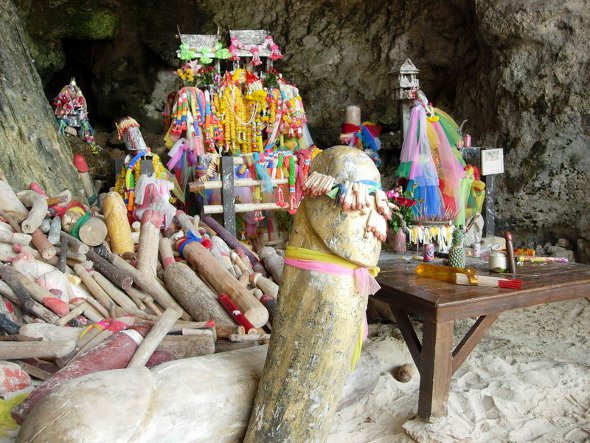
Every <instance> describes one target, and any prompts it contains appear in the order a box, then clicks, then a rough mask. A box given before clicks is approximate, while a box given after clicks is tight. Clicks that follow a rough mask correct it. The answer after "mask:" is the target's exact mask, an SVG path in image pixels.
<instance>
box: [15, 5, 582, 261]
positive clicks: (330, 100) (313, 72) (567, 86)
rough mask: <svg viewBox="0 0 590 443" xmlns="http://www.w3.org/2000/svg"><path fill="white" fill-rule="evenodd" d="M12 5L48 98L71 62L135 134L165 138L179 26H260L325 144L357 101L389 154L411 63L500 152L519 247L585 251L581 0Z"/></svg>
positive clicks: (500, 209) (442, 102) (507, 220)
mask: <svg viewBox="0 0 590 443" xmlns="http://www.w3.org/2000/svg"><path fill="white" fill-rule="evenodd" d="M16 3H17V6H18V7H19V8H20V11H21V14H22V16H23V18H24V20H25V22H26V24H27V30H28V32H29V34H30V36H31V46H32V49H33V52H34V53H36V54H37V57H36V66H37V69H38V71H39V73H40V74H41V77H42V79H43V82H44V84H45V86H46V91H47V93H48V95H50V96H51V95H52V94H55V93H56V92H57V90H56V89H59V87H60V86H61V85H60V84H59V82H64V81H65V79H66V77H67V75H69V74H70V73H72V72H74V71H75V70H76V69H79V70H80V72H81V75H84V77H85V79H84V81H85V82H87V84H86V85H85V84H83V83H81V82H80V81H79V83H81V86H82V87H83V90H84V91H85V93H86V94H87V99H88V101H89V102H90V109H91V118H92V117H94V118H95V119H97V120H98V121H101V122H103V123H104V124H105V125H106V127H107V128H106V129H107V130H111V129H112V126H111V127H108V125H109V124H111V125H112V121H114V120H115V119H116V118H118V117H120V116H122V115H125V114H132V115H134V116H136V117H137V118H138V119H139V120H140V121H141V122H142V124H143V125H144V130H146V131H151V132H153V133H155V134H158V133H160V132H161V131H162V127H161V123H160V120H159V111H160V109H161V102H162V100H163V98H164V95H165V93H166V92H167V91H169V90H170V89H171V88H172V87H173V84H174V76H173V75H172V74H171V71H172V69H173V66H174V65H173V64H174V51H175V50H176V48H177V46H178V41H177V40H176V39H175V34H177V29H180V30H181V32H183V33H215V32H216V31H217V30H218V29H220V31H221V32H222V33H224V32H225V33H226V32H227V30H228V29H230V28H233V29H268V30H269V31H271V33H272V34H273V36H274V38H275V41H276V42H277V43H278V44H279V46H280V47H281V49H282V50H283V53H284V54H285V58H284V59H283V60H281V61H279V62H277V63H276V67H277V68H278V69H279V70H280V71H282V72H283V73H284V75H285V77H286V78H288V79H290V80H292V81H293V82H294V83H295V84H297V85H298V86H299V88H300V91H301V94H302V96H303V99H304V103H305V106H306V110H307V113H308V117H309V120H310V123H309V126H310V130H311V131H312V135H313V137H314V140H315V141H316V143H317V144H318V145H319V146H320V147H326V146H330V145H332V144H335V143H336V142H337V139H338V134H339V127H340V124H341V122H342V118H343V116H344V109H345V106H346V105H348V104H358V105H359V106H361V109H362V112H363V119H370V120H374V121H378V122H379V123H381V124H382V125H383V126H384V128H385V134H384V137H383V140H384V144H385V146H386V147H390V148H391V147H395V146H394V145H395V144H396V142H397V140H398V138H397V137H395V136H391V135H390V133H391V132H395V131H396V130H398V129H399V127H398V122H397V118H398V117H397V104H396V103H395V102H394V101H393V99H392V79H391V77H390V76H389V75H388V71H389V70H390V67H391V65H393V63H394V62H395V61H396V60H400V59H404V58H406V57H410V58H411V59H412V60H413V61H414V63H415V64H416V66H418V68H420V71H421V72H420V76H419V77H420V81H421V85H422V87H423V89H424V91H425V92H426V94H427V96H428V97H429V99H430V100H431V101H432V102H433V103H434V104H435V105H437V106H439V107H440V108H442V109H444V110H446V111H448V112H450V113H451V115H453V116H454V117H455V119H456V120H457V121H458V122H461V121H462V120H464V119H467V120H468V121H467V123H466V126H465V127H466V130H467V131H468V132H470V133H471V134H472V137H473V140H474V144H476V145H481V146H486V147H502V148H504V150H505V163H506V173H505V174H503V175H501V176H499V177H498V193H497V202H496V206H497V213H498V221H497V225H498V227H499V229H505V228H509V229H512V230H514V231H516V233H517V242H523V243H527V242H533V243H538V242H540V241H545V240H553V239H554V238H555V237H558V236H565V237H567V238H569V239H570V240H571V241H573V242H574V243H576V242H577V244H578V254H579V256H580V257H581V258H582V259H585V260H588V259H589V258H590V211H589V210H588V209H587V207H588V203H590V201H589V198H590V197H589V196H588V194H589V193H588V192H587V190H588V185H587V183H588V174H589V173H588V171H589V166H590V164H589V163H590V160H589V158H590V157H589V156H588V153H589V152H588V150H589V149H590V148H589V146H590V143H589V142H590V140H589V124H590V113H589V112H588V108H589V106H590V105H589V103H590V100H589V98H590V97H589V95H590V93H589V92H588V87H589V86H590V85H589V76H588V74H587V72H588V68H589V57H590V55H589V54H588V51H587V50H586V47H587V41H586V40H584V37H585V36H587V35H588V31H589V30H590V7H589V4H588V1H587V0H561V1H558V0H549V1H543V2H540V1H535V2H531V1H528V0H516V1H511V2H506V1H502V0H475V1H472V0H451V1H446V2H445V1H434V0H422V1H417V0H405V1H404V0H394V1H385V0H374V1H371V2H366V1H360V0H344V1H331V0H321V1H311V0H277V1H271V0H252V1H249V2H244V1H242V0H240V1H238V0H200V1H195V0H192V1H180V0H169V1H166V2H164V1H159V0H158V1H156V0H146V1H139V0H108V1H101V2H96V1H89V0H53V1H35V2H33V0H17V1H16ZM177 26H178V28H177ZM52 88H53V90H52ZM393 152H394V153H395V152H396V151H393Z"/></svg>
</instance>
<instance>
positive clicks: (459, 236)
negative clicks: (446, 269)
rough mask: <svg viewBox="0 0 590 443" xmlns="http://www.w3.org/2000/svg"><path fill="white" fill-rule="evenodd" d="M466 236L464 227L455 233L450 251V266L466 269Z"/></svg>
mask: <svg viewBox="0 0 590 443" xmlns="http://www.w3.org/2000/svg"><path fill="white" fill-rule="evenodd" d="M464 237H465V234H464V233H463V229H462V227H458V228H457V229H455V230H454V231H453V245H452V246H451V249H450V251H449V266H452V267H454V268H464V267H465V249H463V239H464Z"/></svg>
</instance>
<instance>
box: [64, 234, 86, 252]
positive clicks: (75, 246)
mask: <svg viewBox="0 0 590 443" xmlns="http://www.w3.org/2000/svg"><path fill="white" fill-rule="evenodd" d="M60 235H61V238H65V239H66V240H67V241H68V245H69V246H70V249H72V251H75V252H77V253H79V254H87V253H88V251H89V250H90V247H89V246H88V245H87V244H85V243H82V242H81V241H80V240H78V239H77V238H76V237H72V236H71V235H70V234H68V233H67V232H64V231H61V233H60Z"/></svg>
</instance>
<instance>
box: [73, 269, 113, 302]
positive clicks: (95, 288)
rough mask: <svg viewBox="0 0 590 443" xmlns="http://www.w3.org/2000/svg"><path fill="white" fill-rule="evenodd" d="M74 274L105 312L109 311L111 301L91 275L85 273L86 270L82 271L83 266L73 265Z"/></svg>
mask: <svg viewBox="0 0 590 443" xmlns="http://www.w3.org/2000/svg"><path fill="white" fill-rule="evenodd" d="M74 272H75V273H76V275H77V276H78V277H80V280H82V283H84V285H86V287H87V288H88V290H89V291H90V293H91V294H92V295H94V297H95V298H96V300H97V301H98V302H99V303H100V304H101V305H102V306H103V308H104V309H106V310H107V311H110V310H111V309H112V308H113V306H114V303H113V300H111V298H110V297H109V295H108V294H107V293H106V292H105V290H104V289H102V287H101V286H100V285H99V284H98V283H97V282H96V280H95V279H94V278H92V275H91V274H90V273H89V272H88V271H86V269H84V266H82V265H79V264H76V265H74Z"/></svg>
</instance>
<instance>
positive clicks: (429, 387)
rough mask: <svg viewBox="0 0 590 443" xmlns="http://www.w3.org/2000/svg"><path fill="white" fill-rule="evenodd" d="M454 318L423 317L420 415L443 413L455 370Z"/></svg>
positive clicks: (444, 412) (428, 418)
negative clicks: (428, 318) (438, 320)
mask: <svg viewBox="0 0 590 443" xmlns="http://www.w3.org/2000/svg"><path fill="white" fill-rule="evenodd" d="M453 326H454V322H453V321H445V322H436V321H431V320H426V319H425V320H424V332H423V337H422V356H421V359H420V362H421V365H420V366H421V368H420V394H419V399H418V415H419V416H420V417H422V418H423V419H425V420H430V419H431V418H433V417H444V416H445V415H446V414H447V400H448V398H449V390H450V383H451V375H452V372H453V354H452V352H453Z"/></svg>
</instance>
